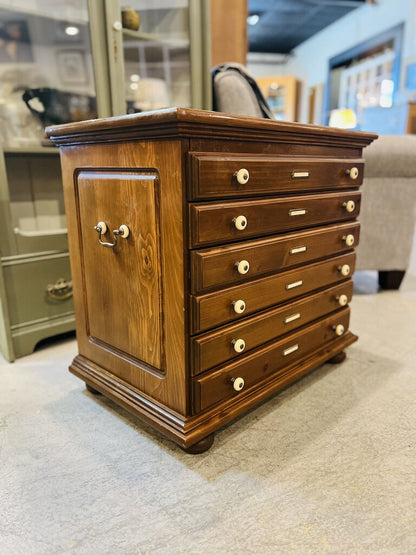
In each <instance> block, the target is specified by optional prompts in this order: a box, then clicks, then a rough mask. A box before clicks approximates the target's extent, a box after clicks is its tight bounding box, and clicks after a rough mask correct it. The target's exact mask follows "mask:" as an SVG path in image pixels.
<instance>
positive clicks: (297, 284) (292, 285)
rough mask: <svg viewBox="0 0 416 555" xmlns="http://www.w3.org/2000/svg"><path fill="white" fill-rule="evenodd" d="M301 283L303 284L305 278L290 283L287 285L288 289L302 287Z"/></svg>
mask: <svg viewBox="0 0 416 555" xmlns="http://www.w3.org/2000/svg"><path fill="white" fill-rule="evenodd" d="M301 285H303V279H300V280H299V281H294V282H293V283H288V284H287V285H286V289H287V290H288V291H289V289H295V288H296V287H300V286H301Z"/></svg>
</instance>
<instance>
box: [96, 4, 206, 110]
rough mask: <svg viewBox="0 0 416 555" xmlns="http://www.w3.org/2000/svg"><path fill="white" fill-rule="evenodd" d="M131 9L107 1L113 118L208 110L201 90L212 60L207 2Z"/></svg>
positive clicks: (131, 5)
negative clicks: (174, 110) (206, 24)
mask: <svg viewBox="0 0 416 555" xmlns="http://www.w3.org/2000/svg"><path fill="white" fill-rule="evenodd" d="M128 5H129V7H128V8H123V7H121V8H120V6H119V5H117V2H111V1H108V2H107V3H106V11H107V13H106V17H107V32H108V33H109V34H110V36H112V38H113V40H112V41H109V48H110V50H109V67H110V80H111V86H112V91H111V98H112V104H113V113H114V115H120V114H124V113H134V112H142V111H148V110H159V109H162V108H169V107H174V106H180V107H194V108H203V107H205V106H204V99H203V97H204V94H205V93H204V92H202V88H203V87H204V80H205V82H206V77H204V73H207V72H206V68H208V62H207V61H206V59H207V57H206V55H205V52H206V45H204V41H203V37H202V35H203V33H201V32H200V29H202V27H203V25H204V21H205V20H206V18H204V13H205V12H204V3H203V2H201V1H199V0H192V1H191V0H154V1H153V2H148V1H147V0H132V1H130V2H129V3H128ZM205 34H206V33H205ZM120 51H122V56H123V63H122V64H121V63H120V60H119V56H118V53H119V52H120ZM121 83H123V86H121V85H120V84H121Z"/></svg>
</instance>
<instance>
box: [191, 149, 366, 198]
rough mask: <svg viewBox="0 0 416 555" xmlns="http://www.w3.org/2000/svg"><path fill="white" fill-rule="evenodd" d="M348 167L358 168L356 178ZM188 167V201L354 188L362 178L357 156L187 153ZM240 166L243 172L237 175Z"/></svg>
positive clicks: (361, 166) (354, 173)
mask: <svg viewBox="0 0 416 555" xmlns="http://www.w3.org/2000/svg"><path fill="white" fill-rule="evenodd" d="M352 168H356V170H358V176H357V177H355V175H356V171H355V170H353V172H350V170H351V169H352ZM190 169H191V179H190V180H189V183H190V190H189V193H188V195H189V196H188V198H189V199H191V200H192V199H210V198H229V197H241V196H246V195H247V196H248V195H265V194H268V193H270V194H276V193H281V192H285V193H286V192H298V191H313V190H315V191H316V190H322V189H335V188H341V187H342V188H353V187H358V186H360V185H361V184H362V181H363V169H364V162H363V160H362V159H359V158H358V159H355V160H351V159H349V160H348V159H333V158H332V159H328V158H302V157H297V158H296V157H295V158H294V157H291V158H284V157H282V158H278V157H274V158H271V157H268V156H262V157H261V156H230V155H226V156H221V157H220V156H219V155H218V154H217V153H214V154H198V153H196V154H191V156H190ZM242 169H243V170H247V173H244V172H241V173H240V174H238V172H239V170H242ZM247 177H248V180H247ZM354 177H355V179H354ZM239 180H240V181H242V183H239Z"/></svg>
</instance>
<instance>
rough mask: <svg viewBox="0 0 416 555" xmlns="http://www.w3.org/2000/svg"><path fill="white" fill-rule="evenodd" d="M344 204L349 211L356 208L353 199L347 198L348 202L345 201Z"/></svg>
mask: <svg viewBox="0 0 416 555" xmlns="http://www.w3.org/2000/svg"><path fill="white" fill-rule="evenodd" d="M342 206H343V207H344V208H345V210H346V211H347V212H354V210H355V202H354V201H353V200H347V201H346V202H343V203H342Z"/></svg>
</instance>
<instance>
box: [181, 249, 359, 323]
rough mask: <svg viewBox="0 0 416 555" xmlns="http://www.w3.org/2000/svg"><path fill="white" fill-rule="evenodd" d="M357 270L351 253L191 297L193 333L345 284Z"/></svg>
mask: <svg viewBox="0 0 416 555" xmlns="http://www.w3.org/2000/svg"><path fill="white" fill-rule="evenodd" d="M347 266H348V270H349V273H348V274H347V275H343V274H342V273H341V268H343V267H344V269H345V268H346V267H347ZM354 268H355V254H354V253H349V254H346V255H343V256H337V257H333V258H330V259H328V260H325V261H323V262H315V263H313V264H308V265H306V266H302V267H301V268H296V269H294V270H289V271H288V272H281V273H279V274H275V275H273V276H269V277H267V278H262V279H257V280H254V281H251V282H250V283H248V284H244V285H236V286H234V287H229V288H228V289H223V290H222V291H219V292H216V293H207V294H206V295H201V296H199V297H191V315H192V317H191V318H192V322H191V333H199V332H201V331H205V330H208V329H210V328H213V327H215V326H219V325H221V324H225V323H226V322H230V321H232V320H237V319H241V318H244V317H245V316H248V315H249V314H253V313H254V312H257V311H259V310H263V309H265V308H268V307H271V306H273V305H275V304H277V303H282V302H284V301H287V300H289V299H293V298H295V297H299V296H301V295H305V294H306V293H310V292H312V291H314V290H315V289H319V288H322V287H325V286H328V285H330V284H335V283H338V282H340V281H344V280H345V279H346V277H348V275H351V274H352V273H353V272H354ZM241 301H242V302H243V303H244V306H245V308H244V311H243V312H241V313H237V312H236V308H237V306H238V303H240V304H241Z"/></svg>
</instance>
